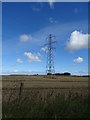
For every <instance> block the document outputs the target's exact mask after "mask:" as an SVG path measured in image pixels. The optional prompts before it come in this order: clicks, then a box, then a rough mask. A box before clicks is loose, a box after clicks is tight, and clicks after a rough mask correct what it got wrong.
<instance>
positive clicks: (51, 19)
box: [49, 17, 57, 23]
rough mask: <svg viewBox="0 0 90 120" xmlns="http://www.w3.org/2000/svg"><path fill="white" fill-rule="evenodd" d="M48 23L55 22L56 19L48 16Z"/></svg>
mask: <svg viewBox="0 0 90 120" xmlns="http://www.w3.org/2000/svg"><path fill="white" fill-rule="evenodd" d="M49 21H50V23H57V21H56V20H54V19H53V18H52V17H50V18H49Z"/></svg>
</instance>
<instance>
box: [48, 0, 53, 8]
mask: <svg viewBox="0 0 90 120" xmlns="http://www.w3.org/2000/svg"><path fill="white" fill-rule="evenodd" d="M48 2H49V5H50V8H51V9H54V0H48Z"/></svg>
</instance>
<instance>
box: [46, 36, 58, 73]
mask: <svg viewBox="0 0 90 120" xmlns="http://www.w3.org/2000/svg"><path fill="white" fill-rule="evenodd" d="M53 37H55V36H52V35H51V34H50V35H49V38H48V43H47V44H46V46H47V64H46V72H47V74H54V73H55V67H54V59H53V57H54V55H53V49H55V47H53V44H54V43H56V41H53V40H52V38H53Z"/></svg>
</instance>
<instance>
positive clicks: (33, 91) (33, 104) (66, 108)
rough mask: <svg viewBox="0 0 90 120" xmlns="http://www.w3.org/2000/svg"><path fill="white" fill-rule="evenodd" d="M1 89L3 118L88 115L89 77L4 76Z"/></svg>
mask: <svg viewBox="0 0 90 120" xmlns="http://www.w3.org/2000/svg"><path fill="white" fill-rule="evenodd" d="M21 83H23V87H22V91H21V93H20V85H21ZM2 89H3V90H2V99H3V109H2V110H3V118H9V117H10V118H18V117H19V118H22V117H23V118H45V117H46V118H55V119H56V118H59V117H60V118H64V117H65V118H72V117H74V118H75V117H79V118H82V117H83V118H85V117H87V114H88V112H87V111H88V110H87V106H88V102H87V101H88V77H74V76H43V75H41V76H40V75H24V76H19V75H17V76H3V77H2Z"/></svg>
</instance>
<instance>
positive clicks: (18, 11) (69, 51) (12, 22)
mask: <svg viewBox="0 0 90 120" xmlns="http://www.w3.org/2000/svg"><path fill="white" fill-rule="evenodd" d="M49 34H52V35H53V36H56V37H55V40H56V41H57V43H56V44H55V47H56V50H55V51H54V64H55V72H60V73H63V72H70V73H71V74H72V75H86V74H88V3H85V2H84V3H61V2H58V3H55V2H54V3H50V2H45V3H43V2H27V3H25V2H20V3H19V2H16V3H8V2H7V3H2V61H3V62H2V73H3V74H35V73H38V74H46V60H47V51H46V47H45V46H44V44H45V43H47V38H48V37H49ZM53 39H54V38H53Z"/></svg>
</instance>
